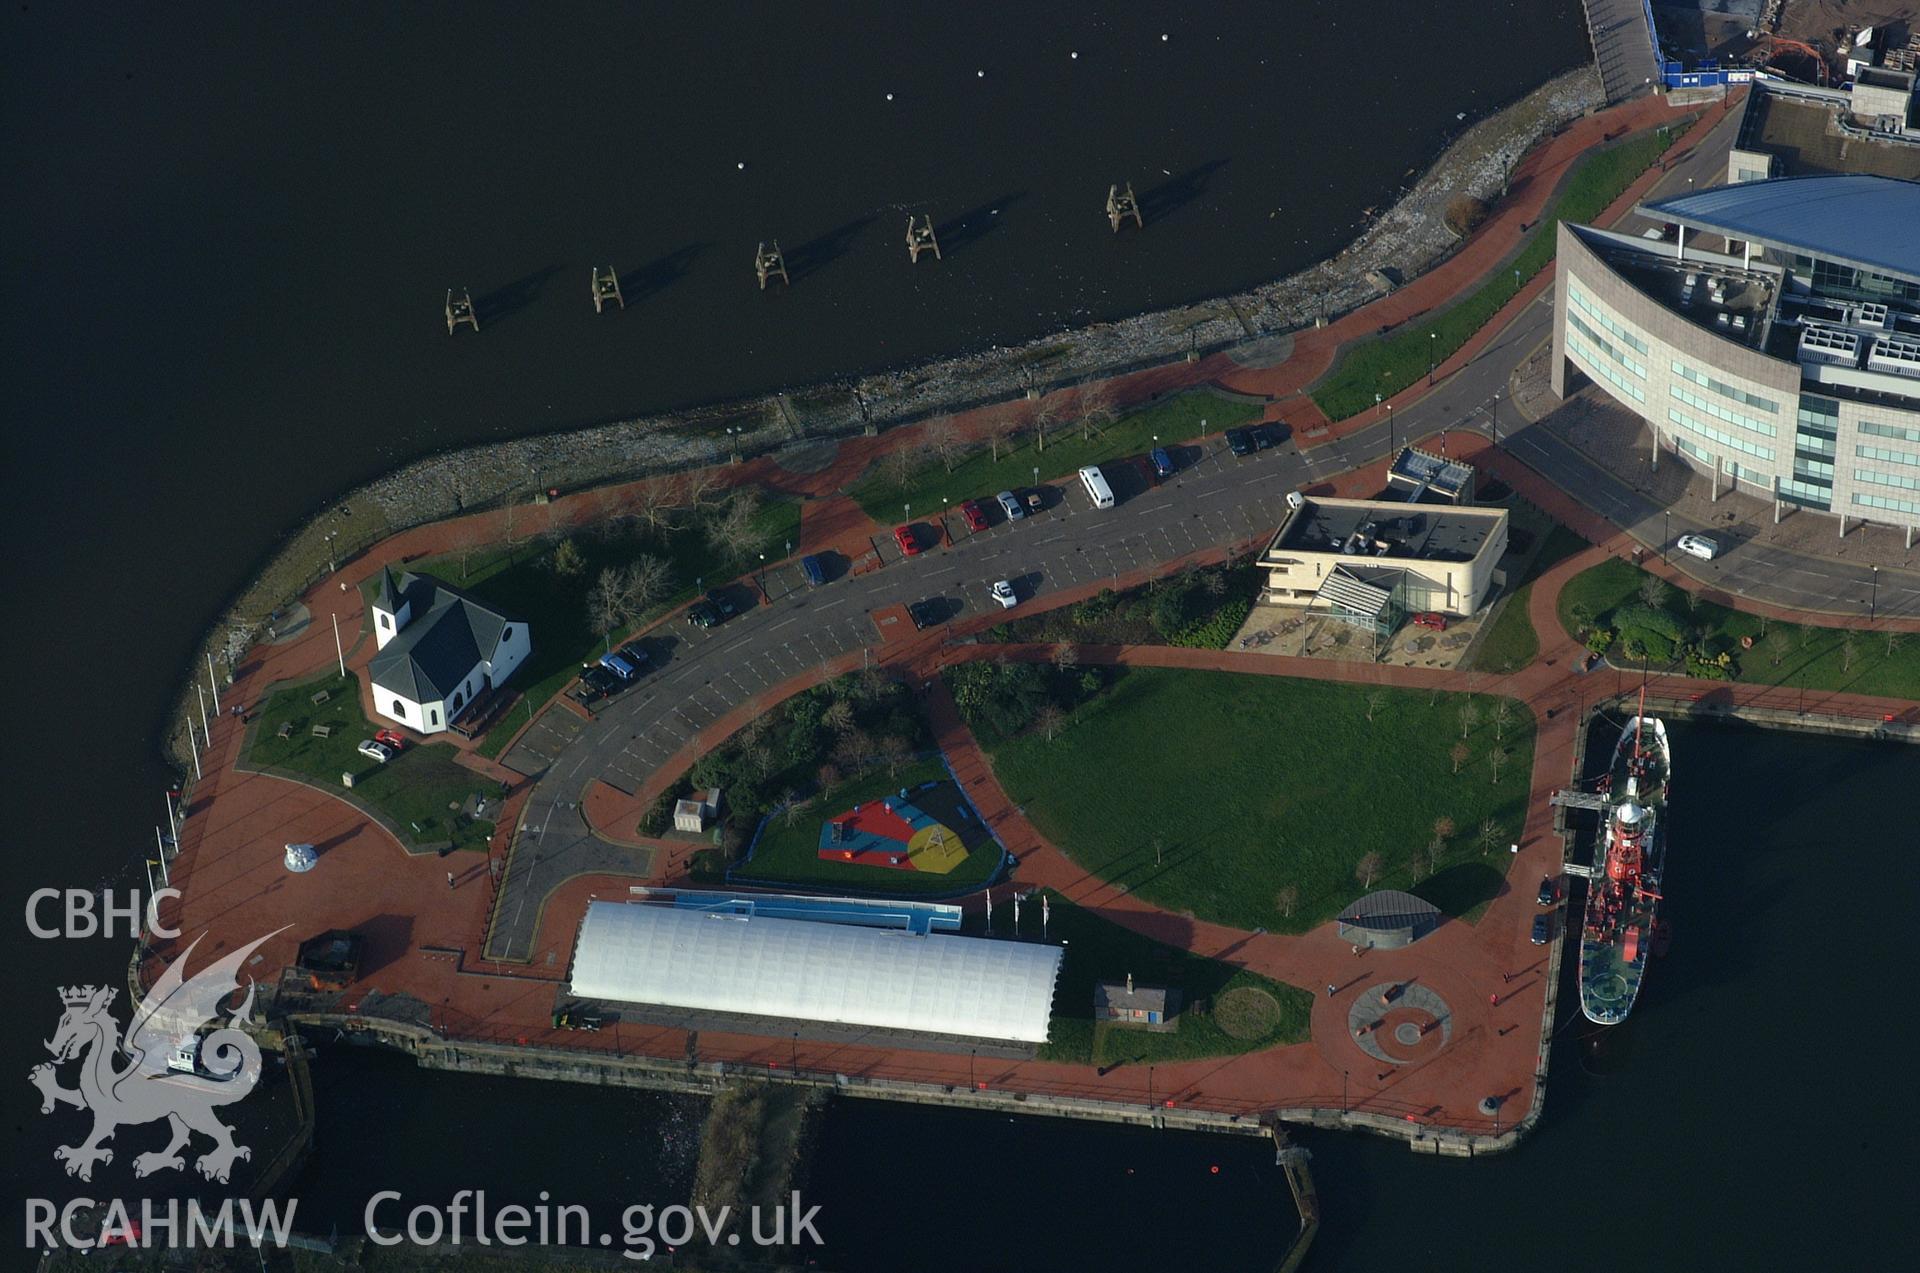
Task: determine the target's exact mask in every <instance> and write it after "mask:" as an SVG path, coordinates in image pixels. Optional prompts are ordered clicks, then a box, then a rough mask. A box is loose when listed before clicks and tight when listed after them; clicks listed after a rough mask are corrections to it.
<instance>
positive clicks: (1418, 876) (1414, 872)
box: [1407, 845, 1432, 884]
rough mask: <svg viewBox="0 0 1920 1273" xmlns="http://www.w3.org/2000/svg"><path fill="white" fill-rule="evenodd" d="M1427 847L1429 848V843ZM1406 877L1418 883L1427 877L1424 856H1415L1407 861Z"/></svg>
mask: <svg viewBox="0 0 1920 1273" xmlns="http://www.w3.org/2000/svg"><path fill="white" fill-rule="evenodd" d="M1428 848H1429V849H1431V848H1432V846H1431V845H1429V846H1428ZM1407 878H1408V879H1410V880H1412V881H1413V882H1414V883H1415V884H1418V883H1419V882H1420V881H1421V880H1424V879H1426V878H1427V860H1426V859H1425V858H1421V857H1419V856H1415V857H1414V858H1413V860H1412V861H1410V862H1408V863H1407Z"/></svg>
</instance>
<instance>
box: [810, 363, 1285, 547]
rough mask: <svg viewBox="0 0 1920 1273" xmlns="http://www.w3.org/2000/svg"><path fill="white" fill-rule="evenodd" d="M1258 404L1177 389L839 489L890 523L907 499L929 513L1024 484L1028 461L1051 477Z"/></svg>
mask: <svg viewBox="0 0 1920 1273" xmlns="http://www.w3.org/2000/svg"><path fill="white" fill-rule="evenodd" d="M1260 410H1261V408H1260V405H1259V404H1258V403H1254V402H1242V401H1239V400H1237V399H1233V398H1223V397H1221V396H1220V395H1218V394H1213V393H1205V392H1194V393H1183V394H1180V395H1178V396H1177V397H1173V398H1169V399H1167V400H1166V401H1165V402H1161V403H1157V404H1155V405H1154V406H1151V407H1148V408H1146V409H1145V410H1144V411H1136V412H1134V413H1133V414H1131V415H1128V416H1124V417H1122V418H1121V419H1119V420H1116V421H1114V422H1113V423H1111V424H1108V425H1107V426H1105V427H1104V428H1103V429H1102V430H1101V431H1100V432H1099V433H1097V434H1095V435H1094V436H1093V437H1092V438H1090V439H1086V440H1082V438H1081V437H1080V434H1079V431H1078V430H1077V428H1076V427H1075V426H1074V425H1073V424H1072V423H1071V422H1065V421H1063V422H1061V423H1059V424H1057V425H1055V426H1054V428H1053V430H1051V431H1050V432H1049V433H1048V435H1047V443H1046V449H1045V450H1036V449H1035V448H1034V446H1033V442H1032V440H1031V438H1024V437H1023V438H1022V439H1020V440H1019V442H1018V443H1017V444H1015V445H1012V446H1003V447H1001V448H1000V459H999V460H998V461H995V460H994V458H993V455H992V452H991V451H990V450H988V449H987V448H985V447H982V448H981V449H980V450H978V451H976V452H974V453H973V454H971V455H969V456H967V457H966V458H965V459H962V460H960V461H959V462H958V463H956V464H955V465H954V466H953V471H952V472H948V471H947V467H946V465H945V464H943V463H941V462H940V461H938V460H934V461H931V462H929V463H926V464H923V465H921V466H920V467H919V468H916V469H914V470H913V471H912V472H910V473H909V474H908V475H907V480H906V481H905V482H904V483H901V482H895V481H893V480H892V479H891V478H889V477H888V476H886V475H885V474H884V473H882V472H880V471H878V470H876V471H874V472H871V473H869V474H867V476H865V477H863V478H861V479H860V480H859V481H858V482H855V483H854V484H853V487H852V489H851V490H849V491H848V492H847V493H848V494H849V495H851V496H853V498H854V499H855V500H857V501H858V502H859V504H860V507H861V508H864V509H865V510H866V511H867V515H868V516H869V517H871V518H873V519H874V520H875V521H877V522H879V523H881V524H882V525H888V526H890V525H893V524H894V523H896V522H898V521H899V520H900V518H901V513H902V508H903V506H904V505H907V504H911V505H913V507H914V508H915V509H916V510H918V511H917V513H916V516H918V517H927V516H932V515H934V514H937V513H939V512H940V510H941V509H943V508H945V507H947V506H948V505H951V504H957V503H959V502H960V501H961V500H963V499H980V498H984V497H986V496H990V495H993V494H995V493H997V492H999V491H1004V490H1010V489H1012V488H1014V487H1018V486H1030V485H1032V484H1033V471H1034V469H1035V468H1036V467H1037V468H1038V469H1039V470H1040V476H1041V477H1042V478H1049V477H1057V476H1058V475H1060V474H1062V473H1072V472H1074V471H1075V470H1077V469H1079V468H1081V467H1083V466H1085V465H1088V464H1101V463H1104V462H1106V461H1108V460H1117V459H1119V458H1120V457H1122V456H1126V455H1143V454H1145V453H1146V452H1148V451H1150V450H1152V449H1153V439H1154V438H1155V437H1156V436H1157V437H1158V438H1159V439H1160V442H1161V444H1162V445H1165V444H1167V443H1172V442H1185V441H1187V440H1189V439H1192V438H1197V437H1201V436H1203V435H1205V434H1209V433H1218V432H1220V431H1221V430H1222V429H1230V428H1232V427H1233V426H1235V425H1238V424H1245V423H1246V422H1247V421H1249V420H1252V419H1254V418H1255V417H1257V416H1258V415H1259V414H1260Z"/></svg>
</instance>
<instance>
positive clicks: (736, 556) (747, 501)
mask: <svg viewBox="0 0 1920 1273" xmlns="http://www.w3.org/2000/svg"><path fill="white" fill-rule="evenodd" d="M759 518H760V494H759V492H758V491H754V490H750V489H748V490H738V491H735V492H734V493H733V498H732V499H730V500H728V501H727V505H726V507H725V508H724V509H723V510H722V511H721V512H720V514H719V515H718V516H716V517H714V518H713V519H712V520H711V521H710V522H708V523H707V541H708V542H709V543H711V544H712V545H713V546H714V547H715V548H717V549H719V550H720V551H721V552H723V553H725V554H726V555H727V557H728V558H729V559H730V560H733V561H745V560H746V559H747V558H749V557H751V556H752V555H753V554H754V553H756V552H758V551H759V550H760V548H761V546H762V545H763V544H765V543H766V541H767V533H766V531H765V529H764V528H762V527H761V525H760V523H759Z"/></svg>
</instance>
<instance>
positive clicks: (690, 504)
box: [682, 469, 727, 508]
mask: <svg viewBox="0 0 1920 1273" xmlns="http://www.w3.org/2000/svg"><path fill="white" fill-rule="evenodd" d="M726 489H727V484H726V483H725V482H723V481H721V480H720V475H719V474H718V473H716V472H714V471H713V470H712V469H698V470H695V471H694V472H692V473H689V474H687V477H686V482H685V484H684V486H683V488H682V490H683V501H684V506H685V507H687V508H700V507H702V506H704V505H707V504H713V503H717V502H718V501H719V500H721V499H723V498H724V494H723V492H724V491H725V490H726Z"/></svg>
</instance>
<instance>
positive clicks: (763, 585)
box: [760, 553, 773, 605]
mask: <svg viewBox="0 0 1920 1273" xmlns="http://www.w3.org/2000/svg"><path fill="white" fill-rule="evenodd" d="M760 599H761V600H762V601H764V602H766V603H767V604H768V605H772V604H773V598H772V597H770V596H768V595H767V555H766V554H765V553H761V554H760Z"/></svg>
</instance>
